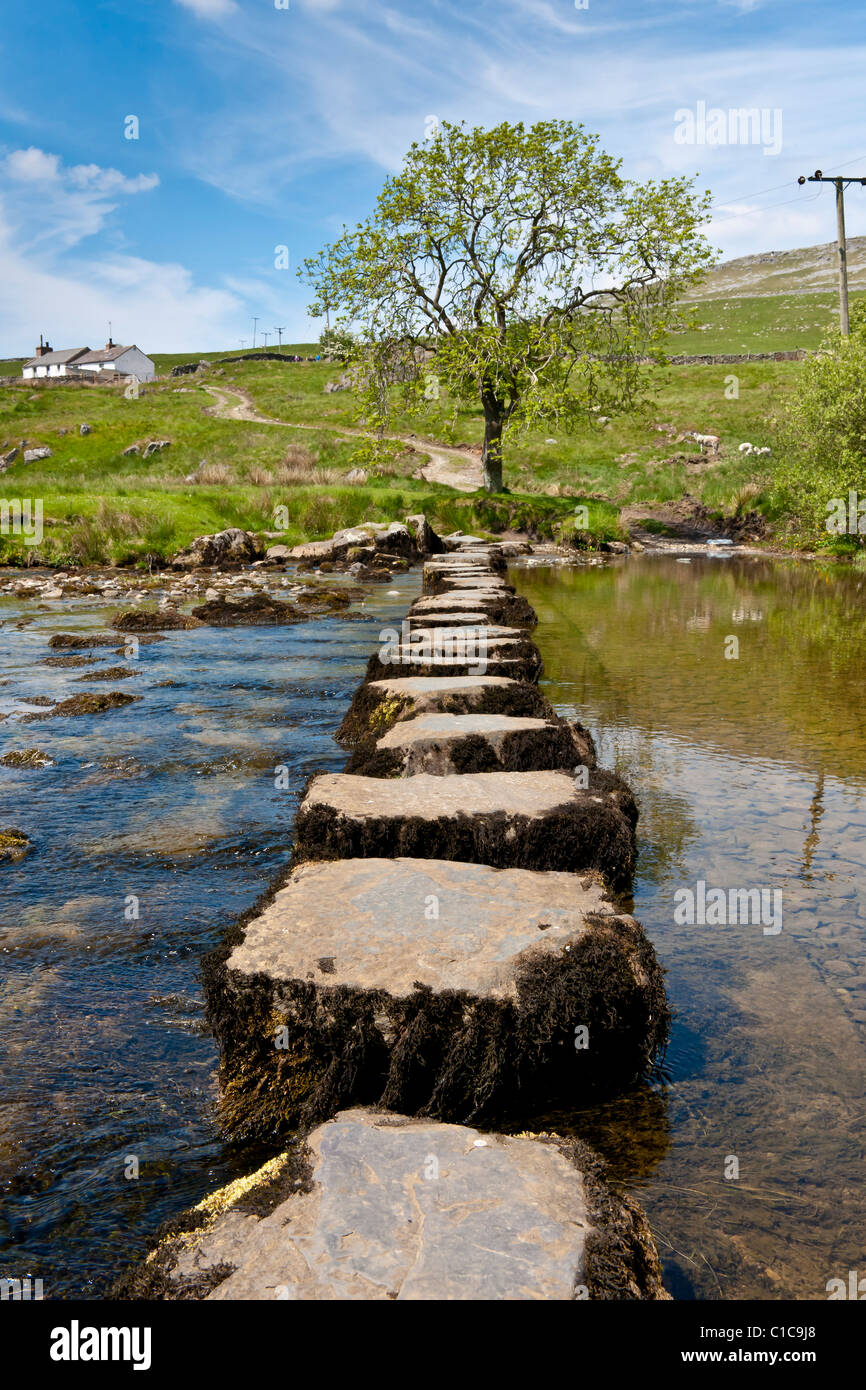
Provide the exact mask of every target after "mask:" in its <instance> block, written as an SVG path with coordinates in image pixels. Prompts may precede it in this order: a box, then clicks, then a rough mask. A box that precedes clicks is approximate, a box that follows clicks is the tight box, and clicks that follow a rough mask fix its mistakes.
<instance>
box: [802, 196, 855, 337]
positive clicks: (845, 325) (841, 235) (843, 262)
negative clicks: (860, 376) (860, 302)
mask: <svg viewBox="0 0 866 1390" xmlns="http://www.w3.org/2000/svg"><path fill="white" fill-rule="evenodd" d="M797 182H798V183H799V184H800V185H801V186H802V185H803V184H804V183H832V184H835V187H836V238H837V240H838V243H839V318H840V322H841V326H842V336H843V337H844V338H847V337H848V334H849V331H850V320H849V318H848V243H847V241H846V238H845V187H846V185H847V184H849V183H859V184H861V185H866V179H862V178H861V179H847V178H825V176H824V175H823V174H822V172H821V170H820V169H816V170H815V172H814V174H810V175H809V177H808V179H807V178H806V176H805V174H801V175H800V177H799V178H798V180H797Z"/></svg>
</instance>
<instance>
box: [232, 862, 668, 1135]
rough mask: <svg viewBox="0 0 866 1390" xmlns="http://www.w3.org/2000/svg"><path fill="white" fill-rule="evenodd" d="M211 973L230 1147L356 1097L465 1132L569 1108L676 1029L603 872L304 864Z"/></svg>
mask: <svg viewBox="0 0 866 1390" xmlns="http://www.w3.org/2000/svg"><path fill="white" fill-rule="evenodd" d="M205 973H206V994H207V1003H208V1013H209V1017H210V1020H211V1023H212V1025H213V1027H214V1029H215V1031H216V1033H217V1036H218V1038H219V1040H220V1045H221V1059H222V1061H221V1069H220V1079H221V1083H222V1102H221V1116H222V1120H223V1123H224V1125H225V1127H226V1129H227V1130H228V1131H230V1132H231V1133H232V1134H236V1135H241V1134H243V1135H261V1136H264V1135H266V1134H269V1133H273V1132H281V1131H288V1130H290V1129H292V1128H293V1127H295V1126H296V1125H298V1124H310V1123H315V1122H316V1121H318V1120H321V1119H327V1118H328V1117H329V1116H330V1115H332V1114H333V1113H334V1112H335V1110H337V1109H338V1108H339V1107H340V1106H342V1105H346V1104H349V1103H355V1102H356V1101H362V1102H364V1103H366V1102H370V1103H376V1104H381V1105H384V1106H387V1107H388V1108H390V1109H396V1110H404V1111H406V1112H407V1113H413V1114H414V1113H423V1114H432V1115H435V1116H437V1117H438V1118H440V1119H448V1120H461V1121H465V1120H475V1119H477V1118H479V1117H481V1116H485V1117H487V1118H490V1117H491V1116H493V1117H496V1116H502V1115H505V1114H512V1115H513V1114H520V1115H532V1114H538V1113H539V1111H540V1108H541V1107H542V1106H544V1105H545V1104H551V1103H554V1102H561V1103H562V1104H564V1105H567V1106H568V1107H574V1106H577V1105H580V1104H585V1103H586V1102H587V1100H588V1099H589V1097H590V1095H591V1094H592V1093H594V1092H596V1091H599V1090H610V1089H611V1088H614V1089H615V1088H621V1087H626V1086H630V1085H631V1084H632V1083H633V1082H634V1081H635V1080H637V1079H638V1078H639V1077H640V1076H641V1075H642V1074H643V1073H644V1072H645V1071H647V1070H648V1068H649V1067H650V1066H651V1065H652V1062H653V1060H654V1058H655V1056H656V1054H657V1053H658V1051H659V1049H660V1048H661V1047H662V1046H663V1045H664V1042H665V1040H666V1038H667V1030H668V1024H669V1013H668V1009H667V1005H666V1003H665V995H664V986H663V981H662V974H661V970H660V968H659V965H658V962H657V960H656V957H655V954H654V952H653V949H652V946H651V945H650V943H649V941H648V939H647V937H646V936H645V934H644V932H643V929H642V928H641V926H640V925H639V923H637V922H636V921H635V920H634V918H632V917H629V916H626V915H625V914H621V913H618V912H617V911H616V910H615V908H614V907H613V905H612V904H611V902H610V900H609V899H608V896H607V894H606V890H605V888H604V885H603V883H602V881H601V879H600V876H599V875H598V874H587V875H574V874H564V873H530V872H527V871H525V870H521V869H492V868H489V867H487V866H486V865H482V864H465V863H464V864H459V863H452V862H449V861H445V860H436V859H417V858H397V859H380V858H370V859H347V860H341V861H339V862H337V863H316V864H304V865H301V866H300V867H298V868H295V869H294V870H293V871H292V873H291V874H290V876H289V879H288V881H287V883H286V884H285V886H284V887H282V888H280V889H279V890H278V891H277V893H276V895H275V896H274V898H273V899H272V901H271V902H270V903H269V904H268V905H267V906H266V907H265V908H264V910H263V911H262V912H261V913H260V915H259V916H256V917H254V918H253V919H252V920H251V921H248V922H247V923H246V925H245V926H242V927H240V928H238V929H237V930H236V931H235V932H234V933H232V934H230V936H229V939H228V942H227V943H226V945H225V946H224V947H222V948H221V949H220V950H218V951H217V952H215V953H214V955H213V956H212V957H211V958H210V959H209V961H208V963H207V966H206V972H205ZM578 1028H580V1029H583V1030H586V1031H585V1033H581V1034H580V1035H578V1034H577V1033H576V1031H575V1030H576V1029H578Z"/></svg>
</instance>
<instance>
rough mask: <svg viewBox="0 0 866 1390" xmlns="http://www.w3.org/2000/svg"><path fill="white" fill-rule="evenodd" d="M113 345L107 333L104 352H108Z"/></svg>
mask: <svg viewBox="0 0 866 1390" xmlns="http://www.w3.org/2000/svg"><path fill="white" fill-rule="evenodd" d="M113 347H114V343H113V342H112V341H111V334H110V333H109V335H108V342H107V343H106V344H105V351H106V352H110V351H111V349H112V348H113Z"/></svg>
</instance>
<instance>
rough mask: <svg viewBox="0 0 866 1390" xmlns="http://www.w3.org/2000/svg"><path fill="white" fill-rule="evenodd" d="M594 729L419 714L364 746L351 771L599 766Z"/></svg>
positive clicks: (404, 773)
mask: <svg viewBox="0 0 866 1390" xmlns="http://www.w3.org/2000/svg"><path fill="white" fill-rule="evenodd" d="M595 761H596V759H595V746H594V744H593V741H592V738H591V736H590V734H589V733H588V731H587V730H586V729H584V728H583V727H582V726H581V725H579V724H577V725H572V724H569V723H567V722H566V721H565V720H564V719H557V720H555V721H552V722H551V721H548V720H545V719H516V718H514V717H513V716H509V715H506V714H419V715H416V717H415V718H414V719H405V720H403V721H402V722H401V723H399V724H395V725H394V727H393V728H392V729H389V730H388V732H387V733H386V734H385V735H383V737H382V738H380V739H378V740H377V741H376V742H375V743H373V744H372V746H368V745H367V744H364V745H362V746H361V748H359V749H358V751H357V752H356V753H355V756H354V757H353V758H352V759H351V761H350V762H349V765H348V767H347V769H346V771H347V772H353V773H358V774H359V775H361V776H364V777H413V776H415V775H416V774H417V773H419V772H429V773H431V774H432V775H434V776H439V777H442V776H448V775H452V774H454V773H458V772H526V771H533V772H537V771H542V770H545V769H551V768H554V769H555V768H558V769H565V770H568V771H572V770H573V769H574V767H575V766H576V765H578V764H580V765H582V766H584V767H586V768H590V767H594V766H595Z"/></svg>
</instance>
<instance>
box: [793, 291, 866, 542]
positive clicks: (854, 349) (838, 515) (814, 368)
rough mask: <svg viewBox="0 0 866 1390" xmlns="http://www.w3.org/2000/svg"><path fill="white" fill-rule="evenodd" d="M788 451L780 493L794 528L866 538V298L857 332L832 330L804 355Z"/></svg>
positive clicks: (854, 317)
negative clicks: (814, 349) (814, 352)
mask: <svg viewBox="0 0 866 1390" xmlns="http://www.w3.org/2000/svg"><path fill="white" fill-rule="evenodd" d="M780 454H781V458H780V462H779V465H778V467H777V470H776V498H775V501H776V505H777V506H778V507H779V508H780V509H781V510H782V512H783V513H786V514H787V516H788V519H789V522H790V523H791V526H792V529H794V530H799V531H800V532H803V533H804V534H805V535H807V536H809V537H810V538H811V539H813V540H817V541H819V542H820V541H822V540H823V541H825V542H827V543H828V544H830V543H836V544H838V540H839V538H841V537H843V536H844V537H847V539H848V541H849V542H850V543H851V544H853V545H857V546H862V545H864V544H866V305H862V304H858V305H856V306H855V307H854V309H853V310H852V312H851V332H850V336H849V337H843V336H842V334H841V333H840V332H838V331H836V332H834V333H832V334H831V335H830V336H829V337H828V338H827V339H826V341H825V342H824V344H823V346H822V349H821V351H820V352H819V353H818V354H817V355H816V356H814V357H811V358H808V359H807V361H806V362H805V363H804V365H803V370H802V375H801V376H800V380H799V384H798V387H797V389H796V391H795V392H794V395H793V397H792V399H791V401H790V403H789V405H788V407H787V411H786V415H785V419H784V421H783V424H782V432H781V447H780ZM852 493H853V494H855V496H854V498H852V497H851V494H852ZM861 502H862V504H863V512H860V511H859V504H860V503H861ZM861 528H862V529H861Z"/></svg>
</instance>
